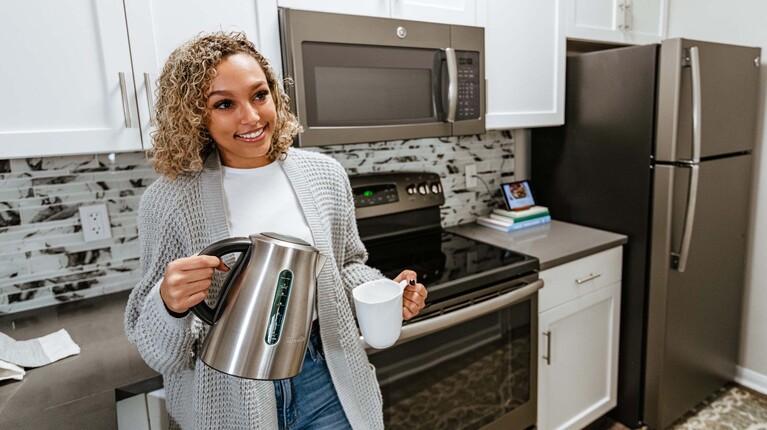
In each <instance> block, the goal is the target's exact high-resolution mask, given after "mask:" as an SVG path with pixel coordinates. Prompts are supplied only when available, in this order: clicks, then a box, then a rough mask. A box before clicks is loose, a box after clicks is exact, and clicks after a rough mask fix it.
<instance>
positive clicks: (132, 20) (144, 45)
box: [124, 0, 279, 148]
mask: <svg viewBox="0 0 767 430" xmlns="http://www.w3.org/2000/svg"><path fill="white" fill-rule="evenodd" d="M124 1H125V13H126V18H127V19H126V21H127V23H128V35H129V39H130V46H131V54H132V60H133V71H134V73H135V75H134V81H135V83H136V98H137V100H138V109H139V112H138V117H139V118H140V119H141V130H142V137H143V141H144V148H148V147H150V146H151V138H150V136H149V133H150V131H151V130H152V128H153V126H154V121H153V120H152V114H153V111H154V108H153V103H154V100H153V98H154V94H155V91H156V88H155V82H156V80H157V77H158V76H159V73H160V71H161V70H162V66H163V64H165V60H166V59H167V58H168V55H170V53H171V51H173V50H174V49H175V48H176V47H178V46H179V45H180V44H181V43H183V42H185V41H187V40H189V39H190V38H192V37H194V36H195V35H197V34H199V33H200V32H210V31H216V30H225V31H235V30H236V31H244V32H245V33H246V34H247V35H248V38H249V39H250V40H251V41H253V43H255V44H256V46H257V47H258V48H259V49H260V50H261V52H262V54H264V56H266V57H267V58H269V59H271V58H272V57H273V56H275V55H276V56H277V58H279V46H277V47H274V46H271V47H269V46H265V47H263V48H262V47H261V45H262V43H261V40H260V39H261V38H260V37H259V34H258V26H257V17H258V13H257V10H256V4H257V2H254V1H252V0H228V1H226V2H220V3H216V4H213V3H211V2H209V1H206V0H124ZM262 3H263V2H262ZM273 9H274V10H273V13H274V14H275V15H276V13H277V10H276V8H273ZM274 50H277V52H270V51H274ZM270 54H271V55H270Z"/></svg>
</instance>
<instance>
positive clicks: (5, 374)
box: [0, 360, 27, 381]
mask: <svg viewBox="0 0 767 430" xmlns="http://www.w3.org/2000/svg"><path fill="white" fill-rule="evenodd" d="M26 373H27V372H25V371H24V369H22V368H21V367H19V366H17V365H15V364H11V363H8V362H5V361H3V360H0V381H4V380H6V379H16V380H18V381H21V378H23V377H24V375H25V374H26Z"/></svg>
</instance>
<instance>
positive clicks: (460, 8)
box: [391, 0, 477, 25]
mask: <svg viewBox="0 0 767 430" xmlns="http://www.w3.org/2000/svg"><path fill="white" fill-rule="evenodd" d="M476 9H477V5H476V1H475V0H392V6H391V16H392V18H402V19H409V20H413V21H429V22H440V23H444V24H458V25H477V11H476Z"/></svg>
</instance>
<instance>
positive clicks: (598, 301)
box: [538, 282, 621, 430]
mask: <svg viewBox="0 0 767 430" xmlns="http://www.w3.org/2000/svg"><path fill="white" fill-rule="evenodd" d="M552 287H553V288H556V286H552V285H547V286H546V287H544V288H552ZM620 293H621V290H620V283H619V282H618V283H614V284H612V285H609V286H607V287H605V288H602V289H600V290H597V291H595V292H593V293H589V294H586V295H584V296H581V297H578V298H576V299H574V300H571V301H569V302H567V303H565V304H562V305H560V306H557V307H555V308H552V309H550V310H548V311H546V312H543V313H541V314H540V315H539V316H538V325H539V331H540V333H541V334H540V337H539V348H538V351H539V354H538V355H539V356H540V358H539V360H538V429H539V430H547V429H558V430H559V429H579V428H583V427H584V426H585V425H587V424H589V423H590V422H592V421H594V420H595V419H597V418H598V417H600V416H602V415H603V414H604V413H606V412H607V411H609V410H610V409H611V408H613V407H614V406H615V404H616V393H617V391H616V390H617V388H618V381H617V377H618V333H619V319H620Z"/></svg>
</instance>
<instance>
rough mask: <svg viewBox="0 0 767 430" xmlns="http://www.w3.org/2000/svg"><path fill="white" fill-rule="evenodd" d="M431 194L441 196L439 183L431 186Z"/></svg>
mask: <svg viewBox="0 0 767 430" xmlns="http://www.w3.org/2000/svg"><path fill="white" fill-rule="evenodd" d="M431 192H432V193H434V194H439V182H435V183H433V184H431Z"/></svg>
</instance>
